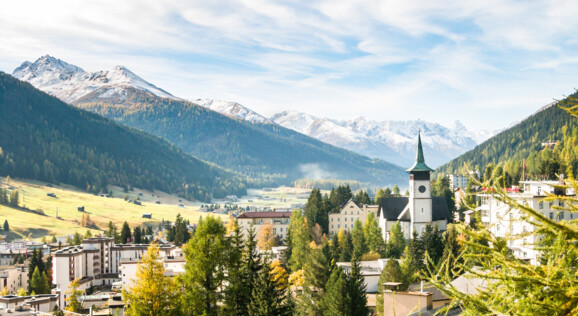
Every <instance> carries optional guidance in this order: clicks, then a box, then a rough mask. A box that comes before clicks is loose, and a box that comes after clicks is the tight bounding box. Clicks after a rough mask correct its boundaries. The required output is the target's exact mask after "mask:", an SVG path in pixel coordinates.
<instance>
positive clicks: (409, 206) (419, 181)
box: [377, 134, 451, 240]
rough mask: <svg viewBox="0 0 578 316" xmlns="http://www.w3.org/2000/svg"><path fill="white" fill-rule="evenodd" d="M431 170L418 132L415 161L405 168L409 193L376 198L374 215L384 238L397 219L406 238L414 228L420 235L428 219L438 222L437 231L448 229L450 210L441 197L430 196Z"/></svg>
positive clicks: (387, 237)
mask: <svg viewBox="0 0 578 316" xmlns="http://www.w3.org/2000/svg"><path fill="white" fill-rule="evenodd" d="M432 171H433V169H431V168H430V167H428V166H427V165H426V163H425V158H424V155H423V148H422V145H421V135H420V134H418V139H417V155H416V159H415V163H414V164H413V166H412V167H411V168H409V169H407V172H408V173H409V197H399V196H390V197H385V198H382V199H381V200H380V201H379V208H378V210H377V217H378V220H379V226H380V227H381V231H382V232H383V238H384V239H385V240H388V239H389V233H390V231H391V228H392V227H393V225H394V224H395V223H396V222H398V221H399V222H400V224H401V229H402V231H403V234H404V237H405V238H406V239H410V238H411V237H412V235H413V232H414V231H415V232H417V233H418V235H421V234H422V233H423V232H424V230H425V227H426V225H427V223H431V224H432V225H437V227H438V229H439V230H440V231H445V230H446V229H447V224H448V221H449V220H450V217H451V214H450V212H449V209H448V205H447V203H446V199H445V198H444V197H432V196H431V180H430V175H431V172H432Z"/></svg>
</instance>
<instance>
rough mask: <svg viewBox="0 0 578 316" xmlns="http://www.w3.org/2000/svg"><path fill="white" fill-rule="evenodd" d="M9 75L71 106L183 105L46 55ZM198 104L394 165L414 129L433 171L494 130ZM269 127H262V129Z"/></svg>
mask: <svg viewBox="0 0 578 316" xmlns="http://www.w3.org/2000/svg"><path fill="white" fill-rule="evenodd" d="M13 76H14V77H16V78H18V79H21V80H24V81H28V82H30V83H31V84H33V85H34V86H35V87H37V88H38V89H41V90H43V91H45V92H47V93H49V94H52V95H54V96H56V97H58V98H60V99H61V100H63V101H65V102H68V103H71V104H76V105H80V104H88V103H109V104H111V103H114V104H119V103H122V102H125V101H126V98H127V95H129V94H131V91H132V92H134V91H140V92H146V93H150V94H152V95H154V96H157V97H161V98H168V99H172V100H175V101H185V100H183V99H181V98H178V97H176V96H174V95H172V94H170V93H168V92H167V91H165V90H163V89H160V88H158V87H156V86H155V85H153V84H151V83H148V82H146V81H145V80H143V79H142V78H140V77H138V76H137V75H135V74H134V73H132V72H131V71H130V70H128V69H126V68H125V67H123V66H116V67H115V68H113V69H112V70H110V71H98V72H94V73H89V72H86V71H84V70H83V69H82V68H80V67H77V66H74V65H71V64H68V63H66V62H64V61H62V60H59V59H56V58H54V57H51V56H43V57H41V58H39V59H38V60H36V61H35V62H34V63H31V62H24V63H23V64H22V65H21V66H20V67H18V68H17V69H15V70H14V72H13ZM190 102H192V103H194V104H198V105H200V106H203V107H205V108H208V109H210V110H213V111H215V112H218V113H221V114H224V115H226V116H228V117H230V118H235V119H241V120H244V121H247V122H249V123H252V124H254V125H275V124H277V125H279V126H283V127H285V128H288V129H291V130H293V131H296V132H299V133H301V134H304V135H307V136H310V137H313V138H315V139H317V140H320V141H322V142H325V143H328V144H331V145H334V146H337V147H340V148H343V149H346V150H351V151H353V152H356V153H358V154H361V155H364V156H368V157H370V158H378V159H381V160H384V161H388V162H391V163H394V164H397V165H399V166H402V167H407V166H409V165H411V163H412V162H413V160H414V158H415V157H414V155H415V145H416V144H417V140H416V137H415V135H416V134H417V132H418V130H421V132H422V141H423V144H424V151H425V153H426V156H427V157H428V163H430V165H432V166H433V167H435V166H438V165H441V164H443V163H445V162H447V161H449V160H451V159H452V158H455V157H456V156H458V155H460V154H462V153H464V152H466V151H468V150H470V149H472V148H473V147H475V146H476V145H478V144H479V143H481V142H482V141H483V140H485V139H487V138H489V137H491V136H492V135H494V134H495V133H496V132H492V131H485V130H482V131H477V132H471V131H469V130H467V129H466V128H465V126H463V125H462V124H461V123H460V122H459V121H456V122H455V123H454V126H453V127H452V128H447V127H444V126H442V125H440V124H437V123H430V122H426V121H421V120H416V121H373V120H368V119H366V118H363V117H360V118H356V119H352V120H347V121H339V120H334V119H331V118H318V117H314V116H312V115H309V114H307V113H299V112H295V111H284V112H280V113H277V114H275V115H273V116H272V117H270V118H267V117H265V116H263V115H260V114H259V113H257V112H255V111H253V110H251V109H249V108H247V107H245V106H243V105H241V104H239V103H236V102H229V101H220V100H212V99H193V100H190ZM268 128H271V126H266V127H264V129H268Z"/></svg>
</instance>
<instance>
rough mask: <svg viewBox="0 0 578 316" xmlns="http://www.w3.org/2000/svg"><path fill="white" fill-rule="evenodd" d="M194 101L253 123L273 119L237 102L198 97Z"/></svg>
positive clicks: (263, 122)
mask: <svg viewBox="0 0 578 316" xmlns="http://www.w3.org/2000/svg"><path fill="white" fill-rule="evenodd" d="M192 102H193V103H195V104H198V105H200V106H203V107H206V108H208V109H210V110H213V111H215V112H218V113H221V114H224V115H227V116H230V117H236V118H240V119H243V120H246V121H248V122H251V123H260V124H265V123H271V121H270V120H269V119H268V118H266V117H264V116H262V115H261V114H259V113H257V112H255V111H253V110H250V109H248V108H246V107H244V106H242V105H241V104H239V103H236V102H228V101H220V100H211V99H196V100H192Z"/></svg>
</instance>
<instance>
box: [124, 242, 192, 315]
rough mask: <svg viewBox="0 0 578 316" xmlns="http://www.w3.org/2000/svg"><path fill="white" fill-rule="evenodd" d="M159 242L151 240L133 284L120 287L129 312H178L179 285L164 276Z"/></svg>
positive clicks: (154, 313)
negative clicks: (127, 286) (126, 287)
mask: <svg viewBox="0 0 578 316" xmlns="http://www.w3.org/2000/svg"><path fill="white" fill-rule="evenodd" d="M160 259H161V258H160V254H159V246H158V245H157V244H151V245H150V246H149V247H148V250H147V252H146V253H145V254H144V255H143V257H142V259H141V261H140V262H139V264H138V267H137V270H136V275H135V276H136V279H135V280H132V281H133V286H131V287H130V288H129V289H128V290H126V291H123V297H124V298H125V300H126V302H127V303H128V306H129V308H128V314H129V315H180V310H179V294H178V293H179V289H178V288H177V286H176V284H175V281H174V280H173V279H172V278H171V277H168V276H165V267H164V265H163V262H162V261H161V260H160Z"/></svg>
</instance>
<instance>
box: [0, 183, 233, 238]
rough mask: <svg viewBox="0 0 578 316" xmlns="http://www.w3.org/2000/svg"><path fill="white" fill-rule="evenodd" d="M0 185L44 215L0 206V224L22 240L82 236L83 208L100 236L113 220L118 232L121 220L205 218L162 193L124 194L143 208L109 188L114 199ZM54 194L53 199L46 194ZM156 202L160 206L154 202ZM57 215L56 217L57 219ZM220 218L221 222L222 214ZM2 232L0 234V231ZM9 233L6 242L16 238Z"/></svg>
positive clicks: (42, 187)
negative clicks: (76, 234) (12, 190)
mask: <svg viewBox="0 0 578 316" xmlns="http://www.w3.org/2000/svg"><path fill="white" fill-rule="evenodd" d="M0 185H2V186H3V187H8V188H9V190H11V189H18V191H19V193H20V206H23V207H25V208H28V209H31V210H42V212H43V213H44V214H45V215H44V216H42V215H38V214H34V213H30V212H25V211H20V210H17V209H13V208H10V207H7V206H0V224H2V223H4V220H8V223H9V225H10V230H11V231H12V232H13V233H16V234H18V235H20V236H22V237H28V236H29V235H30V237H31V238H34V239H38V238H41V237H42V236H45V235H53V234H54V235H56V236H64V235H70V234H74V232H76V231H78V232H80V233H81V234H83V235H84V233H85V232H86V230H87V228H85V227H81V226H80V220H81V217H82V214H83V213H82V212H79V211H78V207H81V206H84V209H85V212H86V213H87V214H88V215H89V217H90V220H91V221H92V222H94V223H95V225H96V226H97V227H98V228H100V230H92V234H93V235H95V234H100V233H101V232H102V231H103V230H106V229H107V226H108V223H109V221H112V222H113V223H115V224H116V226H117V227H118V228H119V229H120V227H121V225H122V224H123V223H124V221H127V222H128V223H129V225H130V226H131V227H134V226H136V225H143V224H144V225H155V226H156V225H158V223H160V222H161V220H162V219H165V220H170V221H174V220H175V217H176V215H177V214H178V213H180V214H181V215H182V216H183V217H184V218H185V219H188V220H190V222H191V223H195V222H197V221H198V219H199V217H200V216H203V215H205V216H206V215H207V214H206V213H202V212H199V208H200V205H201V203H197V202H191V201H187V200H184V199H183V200H182V201H180V200H179V198H178V197H176V196H172V195H169V194H166V193H163V192H158V191H155V192H154V193H153V192H149V191H144V190H138V189H135V190H134V191H130V192H128V193H126V195H127V197H128V198H129V199H135V198H137V197H138V198H139V199H140V201H142V205H135V204H133V203H129V202H127V201H125V199H124V198H125V193H124V192H122V190H121V189H120V188H115V187H113V188H112V191H113V197H100V196H96V195H92V194H88V193H84V192H81V191H79V190H77V189H76V188H74V187H70V186H66V185H63V186H48V185H46V184H44V183H40V182H37V181H26V182H22V181H18V180H13V179H11V180H9V182H8V183H6V179H4V178H0ZM48 193H54V195H55V196H56V197H50V196H48V195H47V194H48ZM156 201H159V202H160V204H156V203H155V202H156ZM143 213H151V214H152V219H145V218H142V215H143ZM57 216H58V218H57ZM215 216H220V217H222V218H223V219H224V220H225V219H226V216H225V215H215ZM2 233H3V232H2ZM15 237H18V236H15V235H14V234H10V236H9V239H11V238H15Z"/></svg>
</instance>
